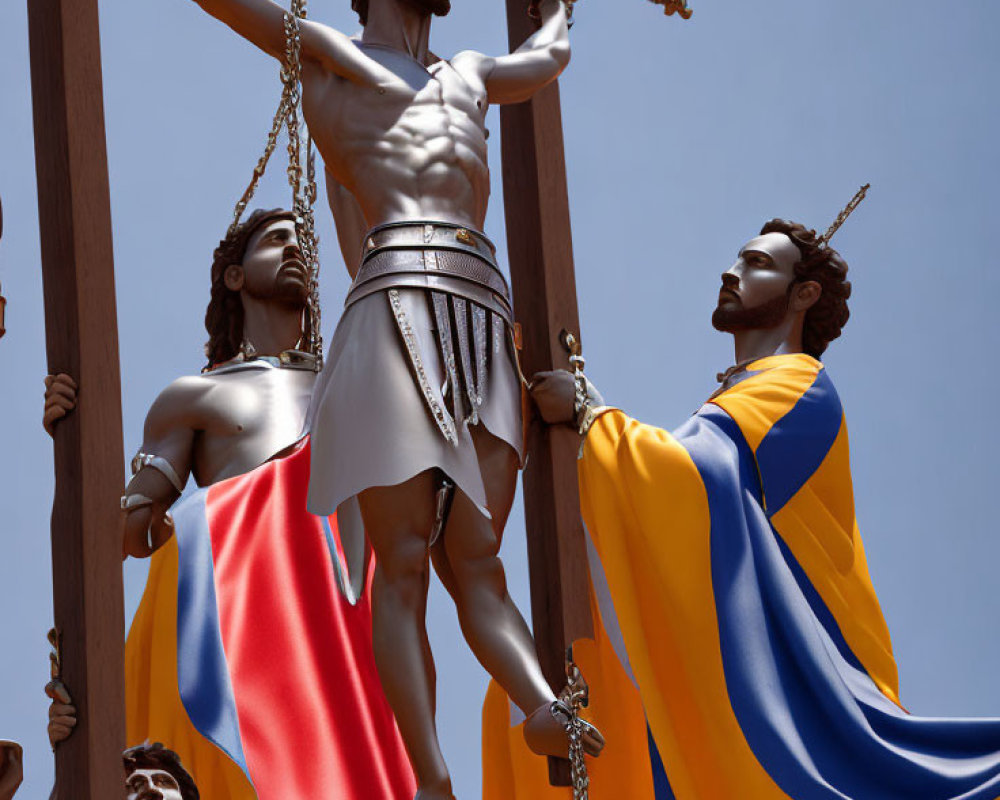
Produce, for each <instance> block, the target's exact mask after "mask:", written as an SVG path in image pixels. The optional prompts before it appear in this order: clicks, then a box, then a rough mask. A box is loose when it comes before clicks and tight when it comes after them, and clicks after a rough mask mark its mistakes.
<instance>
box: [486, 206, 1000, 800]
mask: <svg viewBox="0 0 1000 800" xmlns="http://www.w3.org/2000/svg"><path fill="white" fill-rule="evenodd" d="M866 190H867V187H865V188H864V189H862V191H861V192H859V193H858V195H857V196H856V197H855V199H854V200H852V201H851V203H850V204H849V205H848V207H847V209H845V211H844V212H842V214H841V216H840V217H838V220H837V222H835V223H834V225H833V226H832V227H831V228H830V229H829V230H828V231H827V232H826V233H825V234H824V235H823V236H817V235H816V232H815V231H813V230H811V229H809V228H807V227H805V226H804V225H802V224H798V223H793V222H788V221H785V220H780V219H775V220H771V221H770V222H768V223H766V224H765V225H764V226H763V228H762V229H761V231H760V234H759V235H757V236H754V237H753V238H752V239H750V240H749V241H748V242H747V243H746V244H745V245H744V246H743V247H741V248H740V250H739V252H738V254H737V257H736V260H735V263H734V264H733V265H732V266H731V267H730V268H729V269H727V270H726V271H725V272H724V273H723V274H722V284H721V286H720V288H719V293H718V299H717V302H716V303H715V310H714V312H713V314H712V324H713V326H714V327H715V328H716V329H717V330H719V331H722V332H724V333H727V334H730V335H731V337H732V343H733V350H734V355H735V363H734V364H733V366H731V367H729V368H728V369H726V370H725V371H724V372H722V373H720V374H719V375H718V380H719V383H720V386H719V388H718V390H717V391H715V392H714V393H713V394H711V395H710V396H709V397H708V398H707V399H706V400H705V402H704V403H703V404H702V406H701V407H700V408H699V409H698V410H697V411H696V412H695V413H694V414H693V415H692V416H691V417H690V418H688V419H687V421H685V422H684V423H683V424H681V425H680V427H678V428H677V429H675V430H674V431H672V432H668V431H665V430H662V429H660V428H657V427H655V426H653V425H649V424H645V423H643V422H640V421H639V420H636V419H633V418H632V417H630V416H628V415H627V414H626V413H625V412H623V411H621V410H619V409H615V408H611V407H608V406H604V405H603V400H601V399H600V398H599V396H597V393H596V390H593V389H592V390H591V392H590V397H588V398H586V399H582V398H581V399H580V400H579V401H578V400H577V397H578V394H577V386H576V385H577V380H576V379H575V376H574V375H572V374H570V373H568V372H547V373H541V374H539V375H537V376H535V381H534V383H533V395H534V398H535V400H536V402H537V404H538V408H539V411H540V413H541V415H542V417H543V418H544V419H545V420H546V421H547V422H549V423H551V424H571V425H572V426H573V427H574V428H575V429H576V430H577V431H579V432H580V435H581V437H582V440H581V451H580V460H579V464H578V466H579V478H580V501H581V511H582V515H583V518H584V522H585V523H586V527H587V532H588V534H589V539H590V545H591V547H590V553H589V555H590V566H591V576H592V585H593V589H594V591H593V593H592V596H591V599H592V610H593V614H594V618H595V639H594V641H592V642H584V643H581V646H580V647H579V648H578V651H577V652H578V661H579V663H580V665H581V667H582V668H583V669H584V670H585V672H587V674H588V675H589V676H590V679H591V685H590V686H591V690H592V692H593V693H594V697H595V703H594V704H593V706H592V708H591V709H590V711H591V713H593V719H595V720H596V721H597V722H598V724H600V725H601V727H602V729H603V730H604V731H605V732H606V733H607V735H608V740H609V741H610V742H613V747H609V748H608V751H607V752H606V753H605V755H604V757H603V758H602V759H601V761H600V762H599V763H598V764H597V765H596V767H597V768H598V769H595V770H594V773H595V774H594V775H592V778H593V780H592V782H591V785H590V797H591V798H593V800H605V798H606V799H607V800H618V798H623V797H627V798H629V800H665V799H666V798H677V800H700V799H701V798H722V797H727V798H728V797H740V798H743V797H746V798H754V800H788V798H794V800H814V799H817V798H832V797H841V798H848V797H850V798H865V800H874V798H884V799H885V800H889V798H894V799H896V798H898V799H899V800H902V799H903V798H932V797H933V798H937V799H938V800H946V799H948V800H958V799H959V798H961V799H962V800H995V798H996V797H998V796H1000V719H957V718H946V719H940V718H932V717H922V716H917V715H915V714H911V713H910V712H909V711H907V709H906V708H905V707H904V706H903V705H902V702H901V699H900V689H899V678H898V673H897V666H896V659H895V657H894V655H893V650H892V642H891V640H890V636H889V629H888V626H887V625H886V621H885V618H884V617H883V615H882V609H881V607H880V605H879V601H878V596H877V594H876V592H875V587H874V585H873V583H872V580H871V577H870V575H869V570H868V560H867V557H866V555H865V546H864V543H863V540H862V536H861V527H860V525H859V521H858V519H857V515H856V512H855V503H854V489H853V480H852V475H851V463H850V461H851V460H850V448H849V445H848V429H847V422H846V417H845V414H844V407H843V405H842V403H841V400H840V398H839V396H838V394H837V390H836V388H835V386H834V383H833V380H832V378H831V377H830V375H829V373H828V371H827V369H826V367H825V365H824V364H823V362H822V361H821V358H822V357H823V354H824V353H825V351H826V349H827V346H828V345H829V344H830V343H831V342H833V341H834V340H836V339H837V338H838V337H839V336H840V335H841V331H842V329H843V328H844V326H845V325H846V323H847V321H848V317H849V309H848V299H849V298H850V296H851V291H852V287H851V283H850V281H848V280H847V274H848V267H847V262H846V261H845V260H844V259H843V258H842V257H841V256H840V254H839V253H838V252H837V251H836V250H834V249H833V248H832V247H830V246H829V240H830V237H831V236H832V235H833V234H834V233H835V232H836V229H837V227H838V226H839V224H840V223H841V222H843V220H844V219H846V215H847V214H848V213H850V210H851V209H853V208H854V207H856V205H857V203H858V202H860V198H862V197H863V196H864V192H865V191H866ZM580 394H583V392H582V391H581V392H580ZM871 535H875V536H877V535H878V533H877V532H876V533H874V534H871V533H870V534H869V536H871ZM508 717H509V712H508V709H507V703H506V702H505V698H503V697H502V693H501V692H499V691H498V690H497V689H496V687H492V688H491V692H490V696H489V698H488V700H487V707H486V712H485V715H484V718H485V725H486V727H487V733H488V735H491V736H492V737H493V741H496V742H500V743H501V744H502V743H503V742H504V741H506V742H511V741H513V743H514V744H516V745H518V746H520V743H519V742H516V739H511V738H510V737H507V739H506V740H505V739H504V735H505V734H506V733H507V731H508V729H509V719H508ZM507 750H508V752H506V753H504V752H501V747H499V746H498V747H496V748H494V750H493V751H492V752H487V753H486V757H487V758H486V762H485V772H486V780H485V783H486V785H488V786H490V787H491V792H490V793H487V794H486V795H484V800H494V798H496V799H497V800H499V799H500V798H503V800H511V799H512V798H513V800H525V799H526V798H532V800H534V799H535V798H539V797H542V796H545V795H544V794H543V792H545V791H547V787H546V786H545V785H544V783H545V782H544V781H543V780H540V779H538V778H535V779H534V780H533V781H532V780H531V778H530V776H526V772H527V771H526V770H520V771H514V770H511V769H510V767H509V766H508V764H511V763H513V764H516V763H518V762H517V760H516V759H517V758H518V754H517V752H516V749H515V747H514V745H513V744H510V745H508V748H507ZM523 761H524V758H522V759H521V762H522V763H523ZM607 767H613V769H611V770H608V771H606V772H603V771H600V770H602V769H603V768H607ZM599 771H600V774H597V773H598V772H599Z"/></svg>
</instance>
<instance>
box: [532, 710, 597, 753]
mask: <svg viewBox="0 0 1000 800" xmlns="http://www.w3.org/2000/svg"><path fill="white" fill-rule="evenodd" d="M552 705H553V704H552V703H546V704H545V705H543V706H539V707H538V708H536V709H535V710H534V711H533V712H532V713H531V716H529V717H528V719H527V721H525V723H524V741H525V742H527V744H528V747H529V748H531V751H532V752H533V753H535V754H536V755H540V756H559V757H560V758H566V757H567V756H568V755H569V738H568V737H567V735H566V728H565V727H564V726H563V721H562V720H561V719H557V718H556V716H555V715H554V714H553V713H552ZM560 705H562V704H560ZM563 708H565V706H564V705H563ZM567 713H568V710H567ZM581 722H583V720H581ZM603 749H604V737H603V736H602V735H601V732H600V731H599V730H597V728H595V727H594V726H593V725H591V724H590V723H589V722H583V750H584V752H585V753H586V754H587V755H588V756H598V755H600V754H601V750H603Z"/></svg>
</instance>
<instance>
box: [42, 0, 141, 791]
mask: <svg viewBox="0 0 1000 800" xmlns="http://www.w3.org/2000/svg"><path fill="white" fill-rule="evenodd" d="M28 27H29V34H30V44H31V88H32V100H33V106H34V127H35V165H36V173H37V178H38V218H39V228H40V235H41V252H42V278H43V284H44V295H45V338H46V351H47V355H48V369H49V372H50V373H58V372H65V373H68V374H69V375H71V376H72V377H73V378H74V379H76V381H77V382H78V384H79V386H80V392H79V400H78V404H77V408H76V410H75V412H74V413H73V414H70V415H69V416H68V417H67V418H66V419H65V420H63V421H62V422H60V423H59V425H58V426H57V427H56V433H55V471H56V489H55V499H54V502H53V508H52V574H53V595H54V598H53V599H54V607H55V621H56V626H57V628H58V629H59V630H60V632H61V634H62V652H61V655H62V678H63V682H64V683H65V684H66V686H67V687H68V688H69V690H70V693H71V694H72V696H73V700H74V702H75V704H76V706H77V709H78V715H79V723H78V725H77V727H76V730H75V731H74V733H73V735H72V736H70V737H69V739H67V740H66V741H65V742H63V743H62V744H60V745H59V747H58V748H57V750H56V780H57V784H58V786H59V793H60V797H62V796H66V797H72V798H73V800H106V799H107V798H111V797H123V796H124V790H123V780H122V762H121V752H122V749H123V748H124V745H125V715H124V694H125V693H124V687H123V680H124V669H123V649H124V611H123V598H122V570H121V543H120V541H119V524H120V523H119V512H118V509H117V499H118V497H119V495H120V494H121V491H122V484H123V469H122V466H123V460H124V459H123V456H122V438H121V430H122V425H121V384H120V378H119V372H118V332H117V313H116V309H115V282H114V266H113V262H112V244H111V207H110V197H109V190H108V168H107V153H106V144H105V133H104V97H103V91H102V82H101V51H100V35H99V29H98V12H97V0H28Z"/></svg>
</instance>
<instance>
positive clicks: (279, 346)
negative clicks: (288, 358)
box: [243, 296, 303, 356]
mask: <svg viewBox="0 0 1000 800" xmlns="http://www.w3.org/2000/svg"><path fill="white" fill-rule="evenodd" d="M302 313H303V312H302V310H301V309H295V308H290V307H288V306H283V305H280V304H278V303H274V302H261V301H259V300H254V299H253V298H248V297H246V296H244V297H243V338H244V340H245V341H248V342H250V343H251V344H252V345H253V347H254V350H255V352H256V354H257V355H260V356H277V355H279V354H281V353H283V352H284V351H285V350H292V349H294V348H295V347H296V346H298V344H299V341H300V340H301V338H302Z"/></svg>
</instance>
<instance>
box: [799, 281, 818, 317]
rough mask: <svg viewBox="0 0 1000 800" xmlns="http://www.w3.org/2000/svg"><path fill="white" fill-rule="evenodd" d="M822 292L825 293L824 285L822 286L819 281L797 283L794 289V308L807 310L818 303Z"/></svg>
mask: <svg viewBox="0 0 1000 800" xmlns="http://www.w3.org/2000/svg"><path fill="white" fill-rule="evenodd" d="M821 294H823V287H822V286H820V284H819V281H802V282H801V283H796V284H795V287H794V288H793V289H792V302H791V306H792V310H793V311H807V310H808V309H810V308H812V307H813V306H814V305H816V303H817V301H818V300H819V298H820V295H821Z"/></svg>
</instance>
